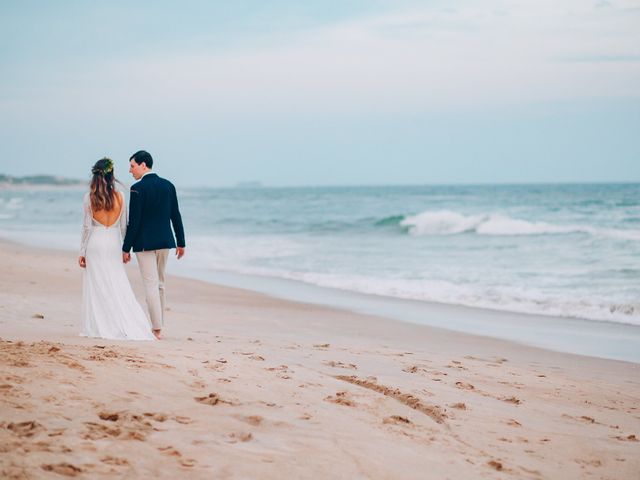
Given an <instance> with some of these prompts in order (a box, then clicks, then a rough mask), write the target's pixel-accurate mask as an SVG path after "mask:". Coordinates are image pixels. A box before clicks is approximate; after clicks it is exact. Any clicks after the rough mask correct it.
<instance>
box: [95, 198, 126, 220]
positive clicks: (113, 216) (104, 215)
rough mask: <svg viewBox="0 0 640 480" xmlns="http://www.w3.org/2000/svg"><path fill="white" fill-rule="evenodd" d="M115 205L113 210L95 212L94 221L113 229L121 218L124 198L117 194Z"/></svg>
mask: <svg viewBox="0 0 640 480" xmlns="http://www.w3.org/2000/svg"><path fill="white" fill-rule="evenodd" d="M114 200H115V201H114V203H113V208H112V209H111V210H98V211H96V212H93V219H94V220H95V221H96V222H99V223H100V224H102V225H104V226H105V227H113V226H114V225H115V223H116V222H117V221H118V218H120V210H122V196H121V195H120V194H119V193H117V192H115V193H114Z"/></svg>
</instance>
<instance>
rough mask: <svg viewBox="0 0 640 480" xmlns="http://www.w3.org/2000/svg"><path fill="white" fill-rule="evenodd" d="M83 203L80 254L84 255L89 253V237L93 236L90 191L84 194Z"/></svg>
mask: <svg viewBox="0 0 640 480" xmlns="http://www.w3.org/2000/svg"><path fill="white" fill-rule="evenodd" d="M82 204H83V210H84V217H83V220H82V236H81V237H80V256H82V257H84V256H86V254H87V243H89V237H90V236H91V219H92V218H93V214H92V213H91V201H90V200H89V194H88V193H87V194H86V195H85V196H84V200H83V202H82Z"/></svg>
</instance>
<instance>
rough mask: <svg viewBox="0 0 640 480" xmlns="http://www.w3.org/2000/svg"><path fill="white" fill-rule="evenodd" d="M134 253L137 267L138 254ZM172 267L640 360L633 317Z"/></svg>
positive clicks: (520, 341) (246, 286)
mask: <svg viewBox="0 0 640 480" xmlns="http://www.w3.org/2000/svg"><path fill="white" fill-rule="evenodd" d="M5 244H6V245H8V246H9V245H13V246H15V247H21V248H27V249H33V250H36V251H43V252H47V251H49V252H58V253H60V254H62V255H73V254H74V252H73V251H71V250H69V249H66V248H62V247H59V246H53V247H51V248H43V247H41V246H39V245H37V244H36V242H33V243H29V244H27V245H24V246H23V245H20V244H19V243H17V242H16V241H14V240H12V239H8V238H0V246H2V245H5ZM132 259H133V261H132V264H133V265H134V266H136V271H137V263H136V260H135V256H133V257H132ZM171 270H173V271H174V273H172V272H171V271H168V275H171V276H172V277H175V278H182V279H189V280H197V281H201V282H205V283H208V284H210V285H212V286H214V287H219V286H225V287H231V288H238V289H241V290H244V291H246V292H253V293H258V294H262V295H267V296H269V297H272V298H274V299H278V300H282V301H286V302H296V303H302V304H307V305H310V306H313V307H326V308H330V309H333V308H335V309H338V310H344V311H347V312H351V313H353V314H357V315H365V316H375V317H380V318H383V319H386V320H389V321H396V322H402V323H411V324H414V325H421V326H426V327H432V328H439V329H444V330H447V331H450V332H456V333H461V334H468V335H472V336H479V337H487V338H490V339H495V340H501V341H507V342H513V343H514V344H517V345H521V346H528V347H535V348H540V349H543V350H547V351H553V352H557V353H569V354H575V355H583V356H589V357H594V358H600V359H609V360H619V361H627V362H632V363H638V364H640V325H635V324H631V323H622V322H615V321H609V320H592V319H588V318H579V317H561V316H552V315H541V314H535V313H526V312H514V311H507V310H498V309H492V308H482V307H476V306H467V305H459V304H448V303H440V302H434V301H422V300H412V299H405V298H396V297H388V296H383V295H374V294H367V293H361V292H356V291H351V290H342V289H337V288H331V287H322V286H319V285H314V284H308V283H306V282H303V281H298V280H290V279H283V278H278V277H269V276H261V275H251V274H241V273H235V272H215V271H212V272H207V271H205V270H193V269H189V268H188V267H187V268H184V267H182V265H181V264H180V263H177V262H172V269H171ZM176 271H177V272H176ZM139 298H142V297H141V296H139Z"/></svg>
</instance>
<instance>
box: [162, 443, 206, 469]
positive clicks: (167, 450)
mask: <svg viewBox="0 0 640 480" xmlns="http://www.w3.org/2000/svg"><path fill="white" fill-rule="evenodd" d="M158 450H160V451H161V452H162V454H163V455H167V456H169V457H176V459H177V460H178V463H179V464H180V465H182V466H183V467H194V466H195V465H196V463H198V462H196V460H195V459H193V458H183V457H182V453H180V451H179V450H177V449H175V448H174V447H172V446H171V445H169V446H166V447H158Z"/></svg>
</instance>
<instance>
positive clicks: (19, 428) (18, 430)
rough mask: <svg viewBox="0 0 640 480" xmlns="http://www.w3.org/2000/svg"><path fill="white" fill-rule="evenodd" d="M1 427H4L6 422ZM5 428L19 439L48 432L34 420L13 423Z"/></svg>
mask: <svg viewBox="0 0 640 480" xmlns="http://www.w3.org/2000/svg"><path fill="white" fill-rule="evenodd" d="M0 426H4V422H3V423H2V424H0ZM5 428H6V429H7V430H10V431H11V432H13V434H14V435H17V436H18V437H33V436H34V435H37V434H38V433H40V432H44V431H46V430H47V429H46V428H45V427H44V426H43V425H41V424H39V423H38V422H36V421H34V420H29V421H26V422H19V423H13V422H12V423H9V424H8V425H6V427H5Z"/></svg>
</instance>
